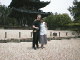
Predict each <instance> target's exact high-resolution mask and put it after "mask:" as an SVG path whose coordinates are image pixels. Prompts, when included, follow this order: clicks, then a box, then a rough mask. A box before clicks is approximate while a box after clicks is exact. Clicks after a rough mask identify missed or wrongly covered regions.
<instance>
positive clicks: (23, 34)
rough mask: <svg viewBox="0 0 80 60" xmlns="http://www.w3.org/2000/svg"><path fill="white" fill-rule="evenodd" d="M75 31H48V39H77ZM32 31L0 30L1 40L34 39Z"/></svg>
mask: <svg viewBox="0 0 80 60" xmlns="http://www.w3.org/2000/svg"><path fill="white" fill-rule="evenodd" d="M79 35H80V34H79ZM77 36H78V35H77V33H76V32H75V31H57V30H48V31H47V37H48V38H53V37H77ZM32 37H33V36H32V30H0V40H8V39H27V38H32Z"/></svg>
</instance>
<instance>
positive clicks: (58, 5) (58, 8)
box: [0, 0, 74, 17]
mask: <svg viewBox="0 0 80 60" xmlns="http://www.w3.org/2000/svg"><path fill="white" fill-rule="evenodd" d="M11 1H12V0H0V2H1V4H2V5H3V4H4V5H6V6H8V5H9V4H10V2H11ZM41 1H50V0H41ZM73 1H74V0H51V3H50V4H49V5H47V6H46V7H44V8H42V10H43V11H45V12H52V13H55V12H57V13H61V14H62V13H67V14H69V16H70V17H71V15H70V12H69V11H68V10H67V9H68V8H69V6H72V5H73Z"/></svg>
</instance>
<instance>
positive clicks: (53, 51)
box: [0, 39, 80, 60]
mask: <svg viewBox="0 0 80 60" xmlns="http://www.w3.org/2000/svg"><path fill="white" fill-rule="evenodd" d="M0 60H80V39H71V40H52V41H48V44H47V45H45V48H43V49H41V48H39V49H37V50H34V49H32V42H21V43H14V42H9V43H0Z"/></svg>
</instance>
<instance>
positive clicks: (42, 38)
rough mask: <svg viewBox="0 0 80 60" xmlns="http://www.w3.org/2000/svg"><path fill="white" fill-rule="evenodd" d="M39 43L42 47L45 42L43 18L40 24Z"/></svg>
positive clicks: (45, 30)
mask: <svg viewBox="0 0 80 60" xmlns="http://www.w3.org/2000/svg"><path fill="white" fill-rule="evenodd" d="M40 44H41V48H42V49H43V47H44V44H47V24H46V23H45V22H44V21H43V19H42V20H41V24H40Z"/></svg>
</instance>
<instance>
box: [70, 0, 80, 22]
mask: <svg viewBox="0 0 80 60" xmlns="http://www.w3.org/2000/svg"><path fill="white" fill-rule="evenodd" d="M68 10H69V11H70V13H71V15H72V16H73V17H74V19H75V20H74V21H75V22H80V2H79V1H77V0H74V2H73V6H72V7H69V9H68Z"/></svg>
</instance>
